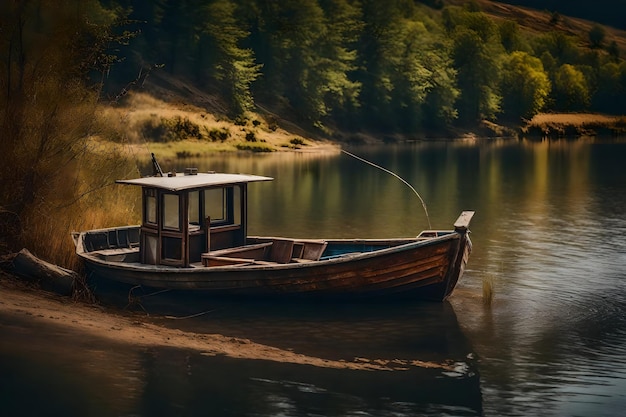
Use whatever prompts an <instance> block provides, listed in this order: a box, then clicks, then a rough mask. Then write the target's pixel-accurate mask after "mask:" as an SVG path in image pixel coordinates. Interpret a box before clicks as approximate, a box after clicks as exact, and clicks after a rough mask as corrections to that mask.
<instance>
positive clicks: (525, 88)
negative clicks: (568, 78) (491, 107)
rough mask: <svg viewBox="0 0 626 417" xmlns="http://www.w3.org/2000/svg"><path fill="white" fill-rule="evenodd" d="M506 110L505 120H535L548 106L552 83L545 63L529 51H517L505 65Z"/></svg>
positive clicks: (508, 57) (504, 102)
mask: <svg viewBox="0 0 626 417" xmlns="http://www.w3.org/2000/svg"><path fill="white" fill-rule="evenodd" d="M501 91H502V97H503V101H502V110H503V113H504V115H505V117H507V118H509V119H517V118H519V117H524V118H528V119H530V118H532V116H534V115H535V114H537V113H538V112H539V111H540V110H542V109H543V107H544V106H545V104H546V100H547V98H548V96H549V94H550V80H549V78H548V75H547V74H546V72H545V71H544V69H543V64H542V63H541V60H539V59H538V58H535V57H533V56H530V55H529V54H527V53H526V52H520V51H517V52H513V53H512V54H510V55H509V56H507V57H506V59H505V61H504V64H503V66H502V83H501Z"/></svg>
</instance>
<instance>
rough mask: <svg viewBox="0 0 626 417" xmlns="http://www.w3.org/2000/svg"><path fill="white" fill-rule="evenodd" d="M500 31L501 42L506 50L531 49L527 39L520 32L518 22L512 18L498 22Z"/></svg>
mask: <svg viewBox="0 0 626 417" xmlns="http://www.w3.org/2000/svg"><path fill="white" fill-rule="evenodd" d="M498 32H499V34H500V42H501V43H502V46H503V47H504V49H505V51H506V52H508V53H511V52H513V51H528V50H529V49H530V48H529V46H527V45H526V40H525V39H524V38H523V37H522V35H521V33H520V30H519V25H518V24H517V22H514V21H512V20H504V21H502V22H500V23H499V24H498Z"/></svg>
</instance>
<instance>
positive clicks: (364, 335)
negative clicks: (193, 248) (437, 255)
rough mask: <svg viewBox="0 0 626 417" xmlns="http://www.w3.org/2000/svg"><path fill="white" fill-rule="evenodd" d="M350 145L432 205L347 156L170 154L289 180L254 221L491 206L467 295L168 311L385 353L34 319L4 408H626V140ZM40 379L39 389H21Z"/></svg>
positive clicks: (172, 164) (163, 411) (285, 412)
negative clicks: (220, 348)
mask: <svg viewBox="0 0 626 417" xmlns="http://www.w3.org/2000/svg"><path fill="white" fill-rule="evenodd" d="M346 149H347V150H348V151H350V152H352V153H354V154H356V155H358V156H359V157H362V158H365V159H367V160H369V161H371V162H373V163H375V164H378V165H380V166H382V167H384V168H386V169H389V170H391V171H393V172H394V173H396V174H398V175H399V176H401V177H402V178H403V179H405V180H406V181H407V182H409V183H410V184H411V185H412V186H413V187H414V188H415V189H416V190H417V191H418V192H419V194H420V196H421V197H422V199H423V200H424V202H425V203H426V206H427V209H428V215H427V214H426V212H425V210H424V208H423V207H422V204H421V203H420V200H419V198H418V197H417V196H416V195H415V194H413V193H412V192H411V191H410V190H409V188H408V187H406V185H404V184H403V183H402V182H401V181H399V180H398V179H397V178H394V177H393V176H391V175H389V174H387V173H384V172H382V171H381V170H378V169H376V168H374V167H372V166H370V165H367V164H365V163H363V162H361V161H359V160H357V159H355V158H352V157H350V156H348V155H346V154H343V153H337V154H318V153H313V152H304V153H274V154H267V155H233V154H219V155H215V156H212V157H209V158H203V159H202V160H195V159H194V160H184V161H160V162H161V166H162V167H163V168H164V170H170V169H173V168H175V169H176V170H177V171H180V170H182V169H184V168H185V167H186V166H197V167H198V168H199V169H200V170H215V171H228V172H243V173H252V174H259V175H267V176H271V177H274V178H275V180H274V181H273V182H271V183H258V184H253V185H251V186H250V188H249V205H250V208H251V209H250V214H249V221H250V228H249V233H250V234H259V235H264V234H270V235H285V236H293V237H397V236H414V235H416V234H417V233H419V232H420V231H421V230H423V229H426V228H429V222H430V223H431V224H432V228H435V229H447V228H451V226H452V224H453V222H454V221H455V220H456V218H457V217H458V215H459V214H460V213H461V211H463V210H476V215H475V216H474V219H473V221H472V224H471V230H472V235H471V236H472V241H473V243H474V251H473V253H472V256H471V257H470V261H469V264H468V269H467V270H466V273H465V276H464V277H463V279H462V280H461V282H460V283H459V285H458V287H457V289H456V291H455V292H454V293H453V295H452V296H451V297H450V298H449V300H448V301H447V302H445V303H443V304H429V303H401V304H375V303H374V304H367V303H358V304H351V303H343V304H337V303H335V304H315V303H308V304H307V303H305V304H297V305H296V304H272V303H262V302H259V303H254V304H246V305H242V304H235V303H217V304H214V305H211V306H210V312H208V313H207V314H204V315H202V316H199V317H196V318H193V319H186V320H180V321H174V320H166V319H159V318H153V320H154V321H155V322H159V323H161V324H163V325H166V326H169V327H176V328H180V329H183V330H192V331H195V332H206V333H219V334H223V335H226V336H230V337H233V338H242V339H248V340H251V341H253V342H256V343H261V344H264V345H268V346H273V347H278V348H281V349H285V350H288V351H292V352H296V353H299V354H302V355H308V356H313V357H318V358H323V359H327V360H329V361H343V362H346V363H370V364H380V365H381V366H382V368H384V369H380V370H369V371H366V370H353V369H347V368H346V369H336V368H325V367H317V366H311V365H298V364H289V363H280V362H274V361H269V360H268V361H263V360H246V359H232V358H227V357H221V356H206V355H201V354H197V353H189V352H186V351H178V350H172V349H139V350H138V349H133V348H130V347H125V346H119V348H117V349H103V348H101V347H99V346H98V344H97V343H96V342H94V341H89V340H84V341H76V342H75V343H76V344H77V346H74V348H73V349H72V352H71V354H70V353H68V352H67V351H64V350H63V349H60V348H56V349H51V346H61V345H62V343H63V342H64V340H65V339H64V334H63V332H62V331H59V330H50V331H49V332H48V333H45V332H44V333H43V334H41V335H40V338H41V339H40V340H36V341H35V342H33V340H32V338H27V337H25V336H24V335H21V333H20V332H18V331H16V332H15V334H13V333H12V334H11V337H12V338H13V339H12V343H10V344H9V343H4V344H3V343H0V347H1V349H0V353H2V354H1V355H0V372H2V374H3V375H10V378H8V377H7V378H3V382H2V383H0V388H1V390H0V392H2V393H3V394H0V405H2V403H4V404H5V409H9V410H12V411H13V413H12V415H57V413H62V414H64V415H67V416H71V415H77V416H78V415H102V416H108V415H118V416H136V415H145V416H160V415H180V416H195V415H215V416H417V415H419V416H431V415H432V416H478V415H485V416H523V415H542V416H620V415H623V410H624V409H626V139H606V138H605V139H591V138H588V139H584V138H583V139H577V140H551V141H530V140H487V139H484V140H482V139H480V140H457V141H450V142H415V143H411V144H402V145H390V144H387V145H380V146H358V147H356V146H355V147H348V148H346ZM484 289H490V290H491V291H492V294H493V296H492V298H491V299H490V302H488V301H489V298H488V297H485V296H484V295H483V290H484ZM0 324H1V323H0ZM50 351H52V352H54V354H50ZM64 352H65V353H64ZM9 380H10V381H11V382H10V383H9V382H8V381H9ZM24 392H29V395H30V396H31V397H30V398H32V397H33V396H34V397H35V398H36V401H20V398H21V397H20V395H23V393H24ZM43 404H46V405H45V407H44V406H43ZM18 411H19V412H18ZM0 414H1V412H0Z"/></svg>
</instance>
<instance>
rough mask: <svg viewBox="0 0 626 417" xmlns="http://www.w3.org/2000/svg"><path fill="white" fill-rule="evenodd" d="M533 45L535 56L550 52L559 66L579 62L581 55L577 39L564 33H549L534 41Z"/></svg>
mask: <svg viewBox="0 0 626 417" xmlns="http://www.w3.org/2000/svg"><path fill="white" fill-rule="evenodd" d="M532 45H533V50H534V55H535V56H541V55H542V54H544V53H545V52H548V53H549V54H550V55H551V56H552V57H553V58H554V59H556V61H557V63H558V64H559V65H562V64H566V63H572V62H577V61H578V60H579V59H580V55H581V54H580V50H579V48H578V47H577V46H576V39H575V38H574V37H573V36H570V35H567V34H565V33H563V32H549V33H546V34H543V35H540V36H538V37H536V38H534V39H533V41H532Z"/></svg>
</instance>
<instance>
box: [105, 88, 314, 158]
mask: <svg viewBox="0 0 626 417" xmlns="http://www.w3.org/2000/svg"><path fill="white" fill-rule="evenodd" d="M181 124H184V126H183V127H184V128H185V129H182V128H180V125H181ZM172 125H176V126H174V127H172ZM99 126H100V129H99V135H98V138H99V139H100V141H101V142H113V143H119V144H125V145H130V146H131V148H129V149H130V151H131V152H132V150H133V149H135V150H137V147H139V146H143V147H144V148H145V147H149V148H150V150H151V151H152V152H158V153H159V154H160V155H162V156H164V157H176V156H180V155H182V156H202V155H206V154H208V153H212V152H221V151H236V150H242V149H250V150H252V151H259V150H262V151H275V150H281V149H284V148H289V147H291V148H293V145H292V144H293V143H294V140H295V141H296V142H297V143H299V146H300V147H306V146H309V145H312V144H313V142H312V141H311V140H309V139H306V138H304V137H302V136H299V135H294V134H293V133H290V132H288V131H286V130H284V129H281V128H280V127H278V126H277V124H276V123H275V122H274V121H273V120H272V119H270V120H266V118H264V117H262V116H261V115H258V114H249V115H247V119H246V121H245V122H235V121H232V120H228V119H227V118H225V117H224V118H220V117H219V116H215V115H213V114H210V113H208V112H207V111H206V110H204V109H203V108H201V107H198V106H195V105H192V104H188V103H185V102H182V101H180V98H178V99H177V100H174V99H172V101H169V102H168V101H163V100H161V99H158V98H156V97H154V96H151V95H150V94H147V93H130V94H129V95H128V96H127V97H126V98H125V100H124V103H123V104H122V105H117V106H109V105H103V106H102V107H101V109H100V111H99ZM189 130H193V131H194V132H196V133H197V134H196V133H194V135H190V134H189Z"/></svg>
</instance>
